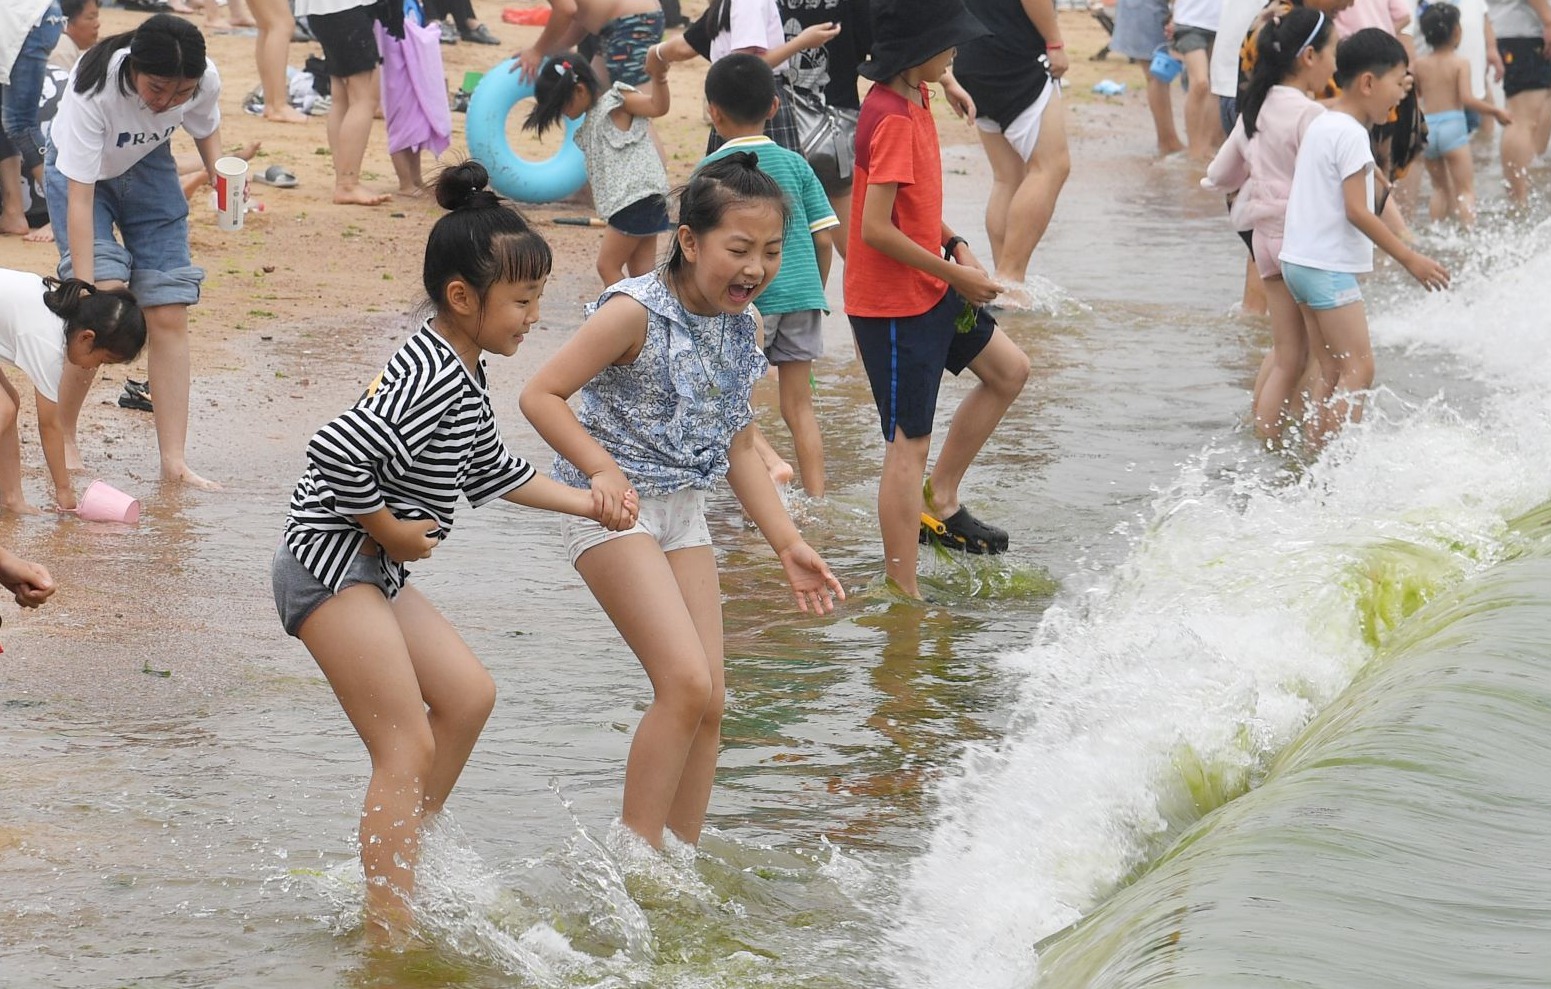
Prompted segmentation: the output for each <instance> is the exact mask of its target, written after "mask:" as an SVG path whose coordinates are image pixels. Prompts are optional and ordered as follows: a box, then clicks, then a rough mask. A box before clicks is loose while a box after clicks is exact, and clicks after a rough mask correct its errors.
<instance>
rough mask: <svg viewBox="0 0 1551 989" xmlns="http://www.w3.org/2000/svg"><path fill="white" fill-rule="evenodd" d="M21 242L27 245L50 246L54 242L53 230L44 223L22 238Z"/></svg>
mask: <svg viewBox="0 0 1551 989" xmlns="http://www.w3.org/2000/svg"><path fill="white" fill-rule="evenodd" d="M22 240H23V241H25V242H27V243H29V244H52V243H53V242H54V228H53V227H51V226H49V225H48V224H47V223H45V224H43V226H41V227H39V228H38V229H36V230H34V231H32V232H31V233H29V234H28V235H27V236H25V237H23V238H22Z"/></svg>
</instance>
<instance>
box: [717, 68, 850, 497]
mask: <svg viewBox="0 0 1551 989" xmlns="http://www.w3.org/2000/svg"><path fill="white" fill-rule="evenodd" d="M705 98H706V103H707V104H708V109H709V112H710V114H711V125H712V126H713V127H715V128H716V132H717V133H718V134H720V135H721V136H722V137H723V138H724V139H725V140H726V142H727V143H726V144H724V145H722V147H721V148H719V149H717V150H716V151H715V152H714V153H712V154H710V155H707V156H706V158H705V159H704V160H703V161H702V162H701V163H700V164H701V165H704V164H705V163H706V162H709V161H715V160H716V159H718V158H721V157H722V156H724V155H729V154H732V153H733V152H735V151H751V152H754V153H755V154H756V155H757V156H758V158H759V168H760V171H762V172H764V173H765V174H767V175H769V176H770V177H771V178H773V179H775V180H776V183H777V184H778V185H780V187H781V188H782V190H783V191H785V193H786V198H787V199H788V200H789V201H790V204H791V219H790V220H789V221H788V222H787V224H786V236H785V238H784V239H783V241H782V243H781V271H780V273H779V274H777V275H776V277H775V281H773V282H771V283H770V287H769V288H767V289H765V291H764V294H762V295H761V296H760V297H759V301H758V303H757V305H758V306H759V313H760V316H761V317H763V319H764V323H765V357H766V358H768V359H769V361H770V363H772V364H774V365H775V366H776V375H777V377H778V379H779V381H780V388H781V418H783V419H785V420H786V427H787V428H788V429H790V430H791V431H792V443H793V445H794V446H795V447H796V448H797V472H798V474H799V475H800V476H801V478H802V486H803V490H804V491H806V492H807V493H808V494H809V495H811V496H812V497H815V498H820V497H823V495H824V442H823V439H822V438H821V437H820V435H819V421H818V418H817V417H816V416H815V415H814V414H813V389H812V386H811V385H810V381H811V376H812V371H813V362H814V361H815V360H817V359H818V358H820V357H822V356H823V355H824V314H825V313H826V312H828V311H829V305H828V302H827V301H826V300H825V298H824V283H825V282H826V281H827V280H828V279H829V263H830V258H831V256H832V253H833V252H832V243H831V235H830V230H831V229H832V228H834V227H838V226H839V225H840V221H839V220H838V219H837V218H836V217H835V211H834V210H833V209H831V208H830V205H829V199H828V197H826V196H825V195H824V187H823V186H822V185H821V184H820V183H819V178H818V176H817V175H815V174H814V173H813V168H812V166H810V165H809V164H808V162H807V161H806V160H805V159H804V158H803V156H802V155H800V154H797V153H796V152H795V151H788V150H787V149H786V148H783V147H781V146H780V145H778V144H776V143H775V142H774V141H772V140H770V138H768V137H766V136H765V134H764V130H765V121H766V120H768V119H769V118H770V117H771V115H772V114H774V113H775V111H776V85H775V75H774V74H773V73H772V72H771V71H770V66H768V65H766V64H765V63H764V61H763V60H761V59H760V58H758V57H757V56H755V55H750V54H746V53H735V54H732V55H727V56H725V57H723V58H721V59H719V60H718V61H717V62H715V63H714V64H713V65H712V66H711V69H710V71H709V72H707V73H706V77H705Z"/></svg>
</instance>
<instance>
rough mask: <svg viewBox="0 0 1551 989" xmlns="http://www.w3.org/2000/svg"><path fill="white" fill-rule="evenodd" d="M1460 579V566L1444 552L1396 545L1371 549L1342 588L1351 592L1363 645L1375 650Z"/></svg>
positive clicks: (1416, 546) (1385, 545)
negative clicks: (1423, 606) (1424, 606)
mask: <svg viewBox="0 0 1551 989" xmlns="http://www.w3.org/2000/svg"><path fill="white" fill-rule="evenodd" d="M1463 577H1464V573H1463V570H1462V567H1461V565H1460V562H1459V561H1458V560H1457V559H1455V558H1454V557H1452V556H1449V555H1448V554H1447V553H1444V552H1442V551H1440V550H1435V549H1429V548H1427V547H1424V546H1418V545H1416V544H1415V543H1405V542H1400V541H1398V540H1397V541H1390V542H1386V543H1381V544H1379V545H1376V546H1374V547H1372V548H1370V549H1369V550H1368V553H1367V555H1366V558H1365V559H1363V560H1361V561H1359V562H1356V563H1354V564H1353V565H1352V566H1351V567H1350V568H1349V569H1348V571H1347V574H1346V577H1345V579H1344V580H1343V581H1342V584H1343V585H1344V586H1345V587H1346V588H1347V589H1348V590H1349V591H1351V592H1352V596H1353V599H1354V600H1353V604H1354V606H1355V607H1356V609H1357V620H1358V625H1359V627H1360V629H1361V633H1362V639H1363V641H1364V642H1365V643H1367V645H1368V646H1369V647H1370V648H1373V649H1377V648H1379V647H1380V646H1381V645H1382V644H1383V643H1384V641H1385V640H1386V639H1387V638H1388V637H1389V635H1390V633H1391V632H1393V631H1394V630H1395V628H1396V627H1397V626H1399V625H1400V624H1401V623H1402V622H1404V621H1405V620H1406V619H1407V618H1409V617H1410V616H1411V615H1413V614H1415V613H1416V611H1417V610H1418V609H1419V608H1421V607H1422V605H1424V604H1426V603H1427V602H1428V601H1430V600H1431V599H1432V598H1433V597H1434V596H1435V595H1436V594H1438V592H1440V591H1442V590H1444V589H1445V588H1448V587H1452V586H1454V585H1455V584H1458V583H1459V582H1460V580H1462V579H1463Z"/></svg>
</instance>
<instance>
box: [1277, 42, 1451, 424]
mask: <svg viewBox="0 0 1551 989" xmlns="http://www.w3.org/2000/svg"><path fill="white" fill-rule="evenodd" d="M1405 78H1406V50H1405V49H1404V48H1402V47H1401V45H1400V42H1399V41H1396V40H1395V37H1394V35H1392V34H1389V33H1387V32H1386V31H1384V30H1382V29H1380V28H1363V29H1362V30H1361V31H1358V32H1357V33H1356V34H1354V35H1352V36H1351V37H1350V38H1347V39H1346V40H1345V41H1343V42H1341V44H1340V45H1339V46H1337V48H1336V85H1337V86H1339V87H1341V94H1340V95H1339V96H1337V97H1336V98H1335V100H1334V101H1332V102H1331V103H1330V104H1329V109H1328V110H1327V111H1326V112H1325V113H1322V114H1320V115H1319V116H1318V117H1316V118H1315V119H1314V121H1313V122H1312V123H1311V124H1309V126H1308V129H1307V130H1305V131H1304V133H1303V142H1302V143H1301V144H1299V145H1298V161H1297V165H1296V167H1294V169H1293V180H1292V191H1291V192H1290V193H1289V194H1288V197H1287V223H1286V232H1285V235H1284V236H1283V238H1282V253H1281V262H1282V278H1283V279H1284V280H1285V281H1286V283H1287V290H1288V291H1289V292H1291V293H1292V297H1293V300H1294V301H1296V302H1297V303H1298V308H1299V309H1300V310H1302V312H1303V317H1304V322H1305V323H1306V324H1308V325H1309V326H1310V344H1311V346H1310V349H1311V350H1313V352H1314V357H1315V358H1316V359H1317V360H1318V361H1319V369H1320V381H1319V382H1318V384H1317V385H1316V387H1315V394H1314V397H1315V400H1316V402H1317V403H1318V405H1319V407H1320V408H1319V422H1318V423H1317V424H1316V426H1315V434H1314V435H1315V442H1316V443H1317V444H1318V443H1322V442H1323V441H1324V440H1326V439H1327V438H1329V437H1330V436H1331V435H1333V434H1334V433H1335V432H1336V431H1337V430H1339V429H1340V428H1341V427H1342V425H1343V424H1345V423H1346V422H1347V421H1348V420H1351V421H1352V422H1356V421H1357V420H1359V419H1361V418H1362V398H1361V396H1360V395H1357V394H1354V393H1357V392H1365V391H1367V390H1368V389H1369V388H1371V387H1373V347H1372V345H1371V343H1370V342H1369V339H1368V317H1367V314H1366V313H1365V312H1364V310H1363V294H1362V289H1360V288H1358V287H1357V276H1358V275H1359V274H1362V273H1364V272H1369V271H1372V270H1373V245H1375V244H1377V245H1379V247H1381V248H1383V249H1384V253H1386V254H1388V255H1389V256H1390V257H1392V258H1394V259H1395V260H1396V261H1399V262H1400V263H1401V264H1402V265H1404V266H1405V269H1406V271H1408V272H1410V273H1411V276H1412V277H1413V278H1415V279H1416V280H1417V281H1419V282H1421V283H1422V284H1423V285H1424V286H1426V287H1427V288H1428V289H1429V290H1432V289H1443V288H1448V286H1449V273H1448V272H1447V271H1446V270H1444V268H1443V266H1442V265H1440V264H1439V263H1438V262H1436V261H1434V260H1433V259H1432V258H1429V257H1426V256H1424V255H1422V254H1420V253H1419V252H1417V251H1414V250H1412V249H1411V248H1410V247H1407V246H1406V244H1405V242H1404V241H1402V240H1401V239H1400V238H1399V237H1398V236H1396V235H1395V233H1394V232H1392V231H1391V230H1390V229H1389V227H1388V226H1386V225H1385V224H1384V221H1383V220H1381V219H1379V217H1378V215H1377V214H1376V213H1375V212H1374V195H1373V191H1374V181H1375V174H1374V173H1375V171H1376V168H1375V163H1374V159H1373V144H1372V142H1371V141H1370V139H1369V133H1368V132H1369V128H1371V127H1373V126H1374V125H1375V124H1380V123H1383V122H1384V121H1385V120H1387V119H1388V118H1389V113H1390V111H1391V110H1393V109H1394V108H1395V105H1396V104H1397V103H1399V102H1400V99H1401V97H1402V96H1404V95H1405ZM1380 181H1382V178H1381V179H1380Z"/></svg>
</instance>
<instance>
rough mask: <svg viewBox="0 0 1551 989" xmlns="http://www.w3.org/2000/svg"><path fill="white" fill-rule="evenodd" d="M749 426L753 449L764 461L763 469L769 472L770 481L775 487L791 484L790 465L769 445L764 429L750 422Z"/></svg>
mask: <svg viewBox="0 0 1551 989" xmlns="http://www.w3.org/2000/svg"><path fill="white" fill-rule="evenodd" d="M749 428H750V429H751V430H752V432H751V433H750V434H749V435H751V436H752V437H753V438H754V450H755V452H757V453H758V454H759V459H760V460H761V461H763V462H764V465H765V470H766V471H768V472H769V474H770V481H771V483H772V484H774V485H775V486H776V487H777V488H784V487H786V486H787V485H788V484H791V483H792V477H793V476H794V472H793V471H792V465H791V464H789V463H787V462H786V461H785V460H784V459H783V458H782V457H781V455H780V454H779V453H777V452H776V449H775V447H773V446H771V445H770V441H769V440H768V439H766V438H765V434H764V431H762V430H761V429H760V428H759V426H758V425H755V424H753V423H751V424H750V425H749Z"/></svg>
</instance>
